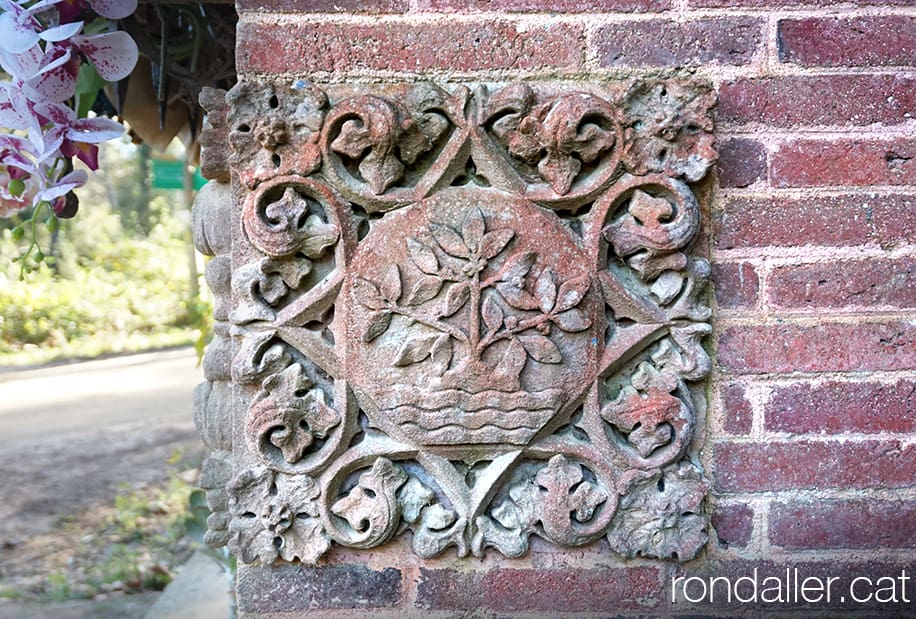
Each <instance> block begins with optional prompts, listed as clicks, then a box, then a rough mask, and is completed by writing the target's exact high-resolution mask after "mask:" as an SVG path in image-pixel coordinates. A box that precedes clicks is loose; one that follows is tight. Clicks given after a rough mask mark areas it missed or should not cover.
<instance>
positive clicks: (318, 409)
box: [245, 363, 341, 466]
mask: <svg viewBox="0 0 916 619" xmlns="http://www.w3.org/2000/svg"><path fill="white" fill-rule="evenodd" d="M263 387H264V389H263V391H262V392H261V393H260V394H259V396H258V397H257V398H256V399H255V402H254V404H252V405H251V408H250V409H249V411H248V419H247V421H246V424H245V434H246V437H247V439H248V444H249V446H250V447H251V450H252V451H253V452H255V453H257V454H258V455H259V456H260V457H261V459H262V460H264V462H265V463H266V464H267V465H268V466H271V465H273V466H278V465H279V466H283V465H284V464H287V465H294V464H296V463H297V462H299V461H300V460H301V459H303V458H304V457H305V456H306V454H307V453H309V452H311V451H314V450H316V449H317V448H318V447H320V444H317V441H321V440H323V439H325V438H327V437H328V433H329V432H330V431H331V430H332V429H333V428H335V427H336V426H338V425H339V424H340V421H341V417H340V414H339V413H338V412H337V411H335V410H334V409H333V408H331V407H330V406H328V405H327V404H325V402H324V400H325V395H324V392H323V391H322V390H321V389H319V388H317V387H316V386H315V383H314V382H313V381H312V380H311V379H310V378H308V376H306V375H305V374H304V372H303V370H302V366H301V365H299V364H298V363H294V364H292V365H290V366H289V367H288V368H286V369H285V370H283V371H282V372H279V373H277V374H274V375H273V376H271V377H269V378H267V379H266V380H265V381H264V383H263Z"/></svg>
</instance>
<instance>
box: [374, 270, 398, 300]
mask: <svg viewBox="0 0 916 619" xmlns="http://www.w3.org/2000/svg"><path fill="white" fill-rule="evenodd" d="M379 289H380V291H381V293H382V298H384V299H385V300H386V301H390V302H392V303H397V302H398V299H400V298H401V270H400V269H399V268H398V265H396V264H392V265H391V266H390V267H388V270H387V271H385V276H384V277H383V278H382V285H381V286H380V287H379Z"/></svg>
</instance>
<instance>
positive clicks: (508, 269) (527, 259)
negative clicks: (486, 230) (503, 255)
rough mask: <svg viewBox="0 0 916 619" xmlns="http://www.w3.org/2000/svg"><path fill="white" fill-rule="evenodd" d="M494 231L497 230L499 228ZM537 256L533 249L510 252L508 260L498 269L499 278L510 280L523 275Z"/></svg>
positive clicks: (505, 280) (504, 280)
mask: <svg viewBox="0 0 916 619" xmlns="http://www.w3.org/2000/svg"><path fill="white" fill-rule="evenodd" d="M494 232H499V230H496V231H494ZM537 257H538V255H537V254H536V253H535V252H533V251H523V252H518V253H517V254H512V255H511V256H509V258H508V260H506V263H505V264H504V265H503V268H502V270H500V272H499V280H500V281H503V282H511V281H512V280H513V279H515V278H521V277H525V276H526V275H528V271H530V270H531V267H532V266H533V265H534V261H535V260H537Z"/></svg>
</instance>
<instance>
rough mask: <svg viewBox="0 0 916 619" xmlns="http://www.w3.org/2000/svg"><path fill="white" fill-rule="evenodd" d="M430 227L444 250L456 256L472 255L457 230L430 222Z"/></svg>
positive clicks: (467, 256)
mask: <svg viewBox="0 0 916 619" xmlns="http://www.w3.org/2000/svg"><path fill="white" fill-rule="evenodd" d="M429 229H430V232H432V234H433V238H434V239H436V242H437V243H438V244H439V247H441V248H442V251H444V252H445V253H447V254H448V255H450V256H454V257H456V258H469V257H470V255H471V254H470V252H469V251H468V248H467V246H466V245H465V244H464V241H463V240H462V239H461V237H460V236H459V235H458V233H457V232H455V231H454V230H452V229H451V228H449V227H448V226H443V225H440V224H429Z"/></svg>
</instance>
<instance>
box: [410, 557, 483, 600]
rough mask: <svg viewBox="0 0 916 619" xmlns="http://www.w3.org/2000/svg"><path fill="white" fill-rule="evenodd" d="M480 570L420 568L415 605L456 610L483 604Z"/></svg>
mask: <svg viewBox="0 0 916 619" xmlns="http://www.w3.org/2000/svg"><path fill="white" fill-rule="evenodd" d="M480 576H481V573H480V572H458V571H455V570H451V569H429V568H425V567H422V568H420V582H419V583H418V584H417V605H418V606H421V607H422V608H426V609H430V610H456V609H468V608H480V607H481V606H483V603H484V601H483V593H484V592H483V590H482V589H481V588H480Z"/></svg>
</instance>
